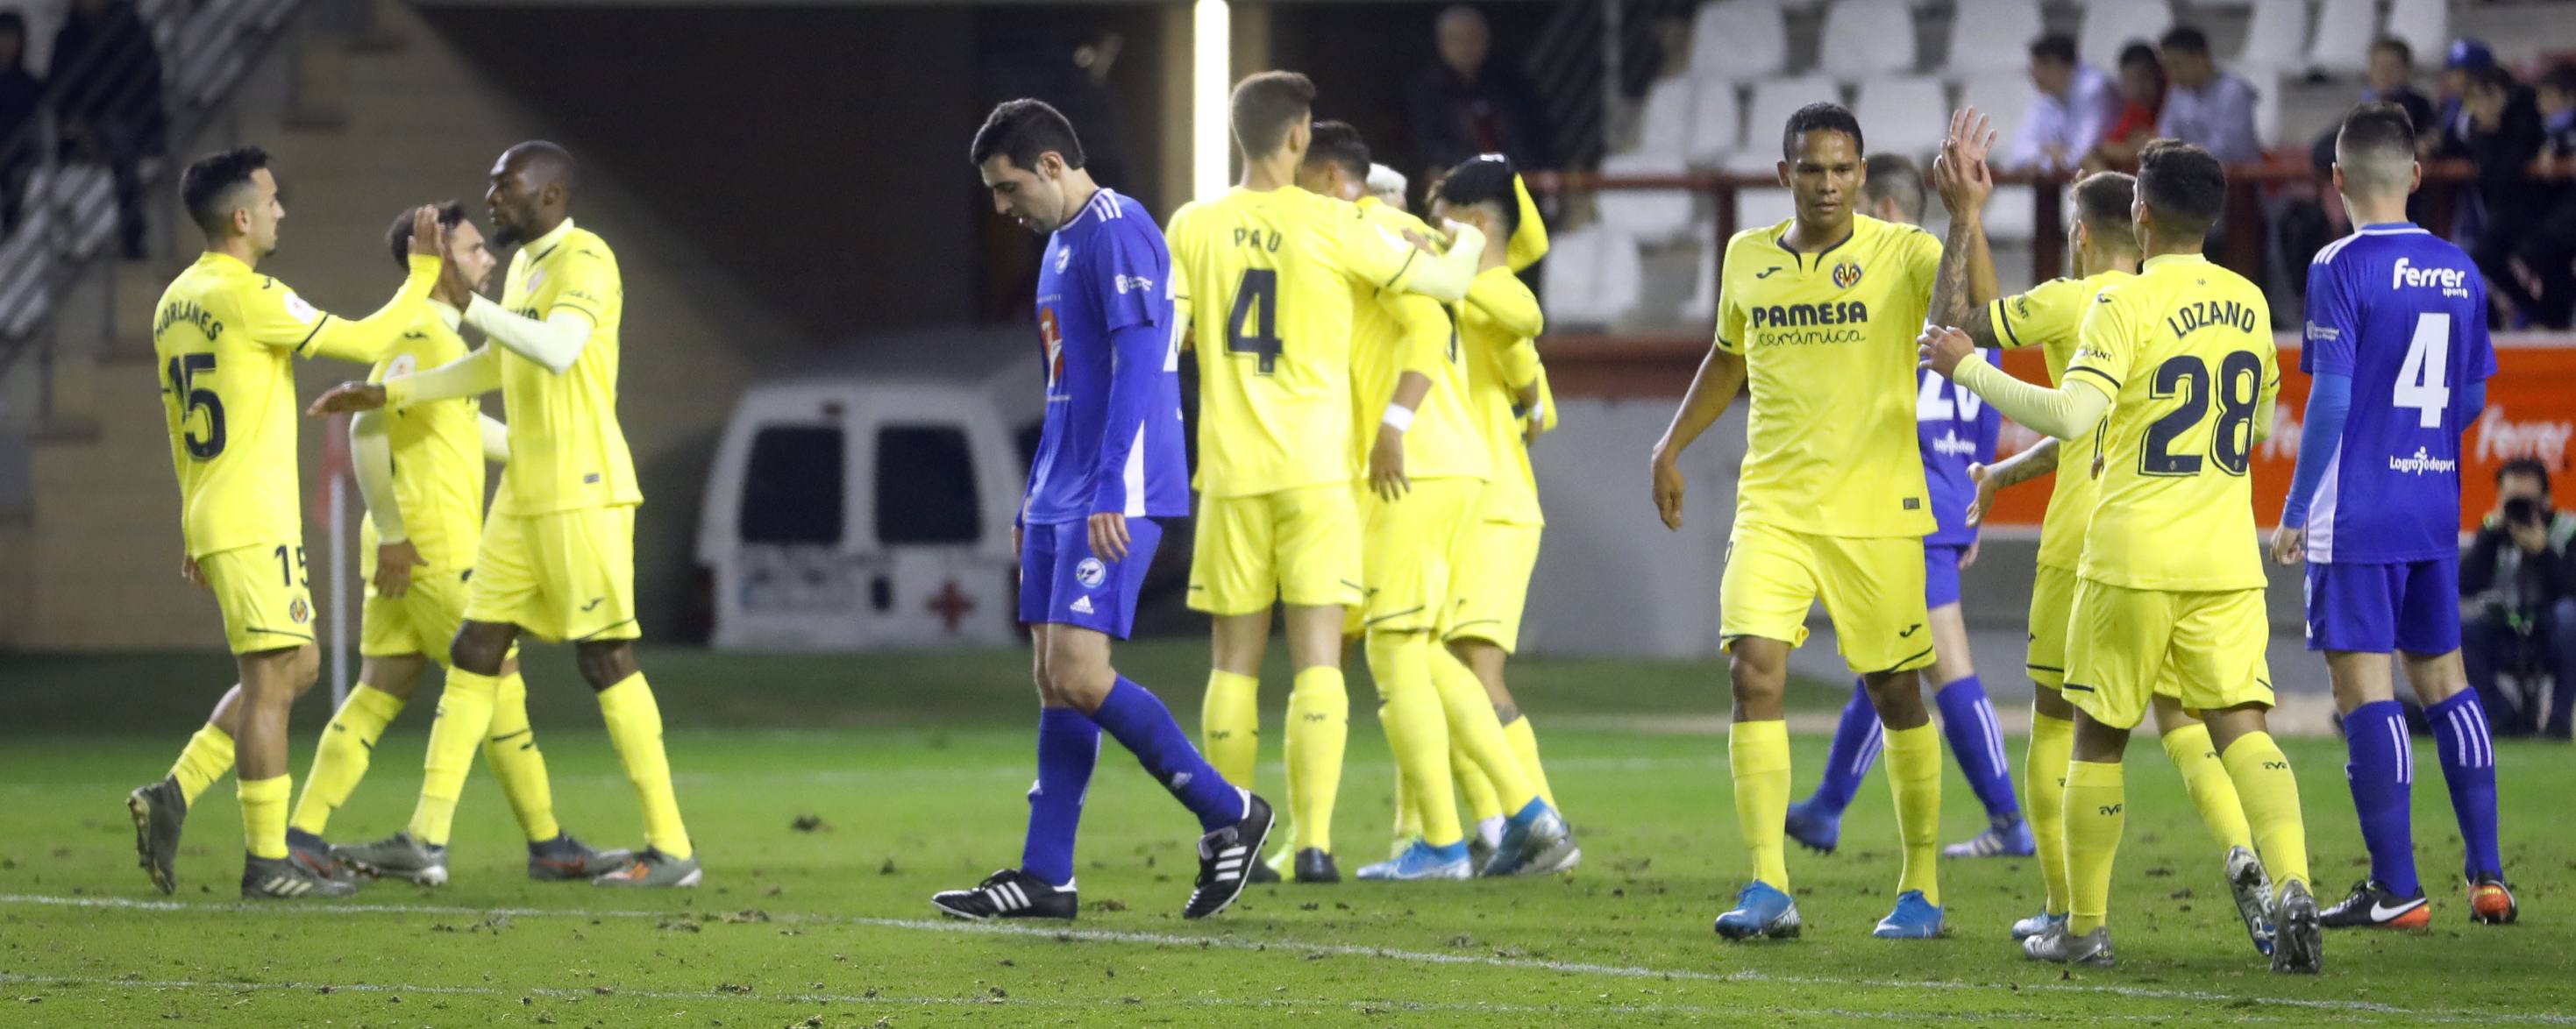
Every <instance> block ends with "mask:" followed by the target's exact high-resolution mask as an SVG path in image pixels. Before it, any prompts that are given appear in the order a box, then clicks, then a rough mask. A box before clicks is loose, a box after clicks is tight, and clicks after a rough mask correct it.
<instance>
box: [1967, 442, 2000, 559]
mask: <svg viewBox="0 0 2576 1029" xmlns="http://www.w3.org/2000/svg"><path fill="white" fill-rule="evenodd" d="M1968 481H1969V482H1971V483H1974V484H1975V485H1976V487H1977V495H1976V496H1974V497H1971V498H1969V499H1968V524H1970V525H1979V524H1982V523H1984V522H1985V520H1986V512H1987V511H1989V510H1992V509H1993V508H1994V506H1995V474H1994V470H1993V469H1990V468H1987V467H1986V466H1984V465H1981V464H1971V465H1969V466H1968ZM1960 567H1962V568H1964V567H1967V566H1966V565H1964V564H1962V565H1961V566H1960Z"/></svg>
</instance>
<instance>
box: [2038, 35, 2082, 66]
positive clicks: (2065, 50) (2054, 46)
mask: <svg viewBox="0 0 2576 1029" xmlns="http://www.w3.org/2000/svg"><path fill="white" fill-rule="evenodd" d="M2030 59H2031V60H2034V61H2055V62H2057V63H2059V64H2073V63H2075V37H2073V36H2070V35H2067V34H2066V33H2063V32H2051V33H2048V34H2046V35H2043V36H2041V37H2039V38H2038V39H2034V40H2031V41H2030Z"/></svg>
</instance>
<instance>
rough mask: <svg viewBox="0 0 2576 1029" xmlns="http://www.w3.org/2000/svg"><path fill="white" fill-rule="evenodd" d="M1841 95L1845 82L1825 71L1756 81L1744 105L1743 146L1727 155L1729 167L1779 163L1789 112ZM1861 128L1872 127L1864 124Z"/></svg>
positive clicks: (1759, 168) (1761, 168)
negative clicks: (1781, 136)
mask: <svg viewBox="0 0 2576 1029" xmlns="http://www.w3.org/2000/svg"><path fill="white" fill-rule="evenodd" d="M1842 99H1843V90H1842V86H1840V85H1838V84H1836V83H1835V82H1834V80H1832V79H1829V78H1826V77H1824V76H1822V75H1801V76H1798V77H1797V78H1791V79H1773V80H1771V81H1768V82H1762V83H1757V84H1755V85H1754V87H1753V99H1752V101H1751V102H1749V103H1747V104H1745V106H1744V146H1743V148H1742V149H1741V150H1739V151H1737V153H1736V154H1735V156H1733V157H1731V158H1728V159H1727V162H1726V169H1727V170H1728V171H1733V172H1744V173H1751V174H1759V173H1762V172H1767V171H1770V170H1772V167H1773V166H1774V165H1777V164H1778V163H1780V133H1781V132H1782V131H1783V130H1785V129H1787V128H1788V127H1789V116H1790V115H1792V114H1796V113H1798V109H1799V108H1801V107H1805V106H1807V105H1808V104H1812V103H1815V102H1816V101H1819V100H1830V101H1833V102H1835V103H1841V102H1842ZM1861 131H1862V132H1867V131H1869V130H1868V128H1867V127H1866V126H1863V127H1862V129H1861Z"/></svg>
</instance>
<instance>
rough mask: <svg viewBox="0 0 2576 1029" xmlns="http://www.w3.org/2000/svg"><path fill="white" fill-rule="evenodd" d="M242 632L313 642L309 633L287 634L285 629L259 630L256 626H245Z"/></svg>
mask: <svg viewBox="0 0 2576 1029" xmlns="http://www.w3.org/2000/svg"><path fill="white" fill-rule="evenodd" d="M242 631H243V632H264V633H267V634H269V635H271V636H293V637H295V638H296V639H299V640H304V641H305V642H308V643H309V642H312V640H313V634H312V633H309V632H289V631H287V630H285V629H266V628H261V627H260V626H256V625H252V626H245V627H243V629H242Z"/></svg>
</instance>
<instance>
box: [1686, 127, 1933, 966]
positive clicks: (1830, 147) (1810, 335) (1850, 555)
mask: <svg viewBox="0 0 2576 1029" xmlns="http://www.w3.org/2000/svg"><path fill="white" fill-rule="evenodd" d="M1782 145H1783V150H1784V158H1785V159H1784V160H1782V161H1781V162H1780V166H1779V174H1780V184H1781V185H1783V186H1786V187H1788V188H1789V190H1790V192H1791V195H1792V198H1793V199H1794V201H1795V202H1796V205H1797V215H1796V217H1794V218H1792V219H1790V220H1789V221H1788V222H1785V223H1783V224H1780V225H1775V226H1767V227H1763V228H1756V229H1750V230H1747V231H1744V232H1740V233H1737V234H1736V236H1735V238H1734V239H1732V240H1729V241H1728V243H1727V253H1726V263H1725V281H1724V282H1723V283H1721V285H1720V287H1719V291H1718V328H1717V342H1716V345H1715V346H1713V347H1712V348H1710V350H1709V354H1708V357H1707V359H1706V360H1704V361H1702V362H1701V364H1700V369H1699V373H1698V375H1697V376H1696V377H1694V378H1693V379H1692V380H1691V386H1690V392H1689V393H1688V394H1687V395H1685V396H1684V397H1683V399H1682V405H1681V410H1680V411H1679V412H1678V413H1676V414H1675V415H1674V416H1673V424H1672V427H1671V429H1669V430H1668V431H1667V432H1666V433H1665V436H1664V438H1663V440H1662V441H1661V442H1659V443H1657V444H1656V445H1655V452H1654V461H1653V465H1652V470H1653V474H1654V494H1655V505H1656V507H1657V509H1658V511H1659V513H1660V514H1661V515H1662V517H1663V520H1664V524H1665V526H1667V527H1669V528H1672V529H1675V530H1678V529H1680V528H1681V519H1682V489H1683V482H1682V475H1681V470H1680V467H1679V465H1678V464H1677V463H1676V462H1677V459H1678V458H1679V457H1680V454H1681V451H1682V448H1684V447H1687V446H1689V445H1690V443H1691V441H1692V440H1694V439H1697V438H1698V437H1699V435H1700V433H1702V432H1704V431H1706V430H1707V428H1708V426H1709V425H1710V424H1711V423H1713V422H1715V421H1716V420H1717V416H1718V415H1719V413H1721V412H1723V411H1724V410H1725V409H1726V405H1727V404H1728V403H1729V402H1730V401H1732V400H1733V399H1734V397H1735V393H1736V391H1737V390H1738V389H1739V388H1743V387H1744V386H1746V385H1747V383H1748V381H1749V384H1750V386H1751V389H1752V394H1753V401H1752V404H1753V409H1752V416H1751V418H1750V419H1749V421H1748V422H1747V427H1746V437H1747V439H1746V450H1745V456H1744V469H1743V474H1742V477H1741V479H1740V481H1739V483H1738V486H1737V494H1736V512H1735V529H1734V533H1733V535H1732V536H1731V538H1730V539H1729V541H1728V544H1727V558H1726V571H1725V576H1724V578H1723V580H1722V581H1721V583H1720V585H1719V618H1720V621H1721V622H1722V625H1721V628H1720V632H1721V633H1722V634H1723V638H1724V640H1725V642H1726V647H1727V650H1728V652H1729V654H1730V656H1731V661H1730V664H1729V671H1730V672H1731V677H1732V679H1733V681H1734V691H1735V712H1734V715H1735V725H1734V727H1733V728H1732V729H1731V730H1730V731H1729V733H1728V737H1727V758H1728V765H1729V767H1730V768H1731V769H1732V771H1733V773H1734V779H1735V817H1736V822H1737V825H1738V827H1739V828H1740V829H1741V830H1742V832H1743V834H1744V842H1745V844H1746V845H1747V846H1748V847H1749V848H1750V849H1751V850H1752V857H1753V882H1752V883H1751V884H1750V885H1748V886H1746V887H1745V888H1744V890H1743V891H1742V893H1741V894H1739V895H1738V897H1737V899H1736V906H1735V907H1734V908H1733V909H1732V910H1729V911H1727V912H1726V913H1724V914H1722V915H1719V916H1718V919H1717V932H1718V934H1719V935H1721V936H1724V937H1726V938H1728V939H1746V938H1750V937H1756V936H1765V937H1775V938H1776V937H1785V936H1795V935H1797V933H1798V931H1799V921H1798V907H1797V904H1796V903H1795V902H1794V901H1793V900H1792V899H1791V897H1790V894H1789V881H1788V876H1789V873H1788V867H1787V862H1786V858H1785V855H1784V854H1783V852H1782V851H1783V840H1784V838H1785V836H1786V833H1785V826H1784V821H1785V818H1786V816H1787V812H1788V807H1789V729H1788V723H1787V722H1786V721H1783V717H1784V716H1783V713H1782V710H1781V704H1780V697H1781V693H1782V691H1783V690H1784V689H1785V688H1786V687H1787V685H1788V673H1789V669H1788V661H1789V650H1790V648H1791V647H1794V646H1796V645H1797V644H1799V643H1800V642H1803V641H1804V640H1805V639H1806V635H1807V630H1806V627H1805V623H1806V618H1807V609H1808V607H1809V606H1810V605H1812V604H1813V603H1814V602H1815V601H1816V600H1817V599H1818V598H1819V597H1822V599H1823V600H1824V603H1825V612H1826V613H1827V614H1828V615H1830V616H1832V618H1833V622H1834V631H1835V633H1836V636H1837V638H1838V640H1839V644H1840V648H1841V651H1842V656H1843V660H1844V662H1845V663H1846V664H1848V665H1849V666H1850V667H1851V670H1852V671H1853V672H1855V673H1858V674H1859V675H1860V677H1861V679H1862V682H1863V684H1864V685H1865V686H1866V687H1867V688H1868V690H1869V693H1870V700H1871V701H1872V703H1873V705H1874V706H1875V707H1877V709H1878V717H1879V721H1880V723H1881V724H1883V725H1884V726H1885V727H1886V750H1885V753H1886V755H1887V773H1888V775H1887V777H1888V782H1889V784H1890V785H1891V787H1893V789H1894V792H1895V795H1896V814H1897V831H1898V835H1899V837H1900V838H1901V840H1902V841H1903V853H1904V859H1905V860H1904V868H1903V870H1902V872H1901V873H1900V875H1899V876H1898V879H1897V891H1898V892H1897V898H1896V908H1895V910H1894V911H1893V912H1891V913H1890V914H1889V915H1888V916H1887V917H1886V918H1884V919H1881V920H1880V921H1879V923H1878V926H1877V928H1876V929H1875V930H1874V935H1877V936H1880V937H1884V938H1890V939H1927V938H1931V937H1934V936H1938V935H1940V932H1941V923H1942V917H1941V916H1942V913H1941V895H1940V881H1939V878H1938V869H1937V865H1936V862H1937V861H1938V854H1939V849H1940V841H1939V840H1938V838H1937V837H1938V834H1939V832H1940V828H1941V824H1940V822H1941V735H1940V732H1939V731H1938V730H1936V729H1934V728H1933V726H1932V719H1931V715H1930V714H1928V713H1927V712H1926V710H1925V706H1924V703H1923V696H1922V691H1921V688H1920V687H1919V685H1918V684H1917V680H1918V678H1919V677H1918V676H1917V675H1916V674H1915V673H1916V672H1917V670H1919V669H1922V668H1925V667H1928V666H1930V665H1931V663H1932V643H1931V633H1930V632H1929V630H1928V628H1927V624H1926V623H1927V621H1928V617H1929V616H1928V614H1927V612H1926V610H1925V607H1924V590H1923V579H1924V574H1923V537H1924V536H1925V535H1928V534H1929V533H1931V532H1932V530H1933V527H1934V522H1933V516H1932V508H1931V504H1930V500H1929V489H1928V487H1927V486H1926V484H1925V481H1924V475H1923V458H1922V453H1921V449H1920V443H1919V441H1918V440H1917V438H1916V432H1915V420H1914V411H1915V397H1916V395H1917V390H1916V378H1915V368H1914V362H1913V361H1911V360H1909V359H1908V358H1909V357H1910V356H1911V355H1910V354H1909V353H1908V347H1907V346H1906V340H1907V339H1908V338H1909V337H1911V336H1913V335H1914V334H1915V333H1916V331H1917V330H1918V329H1919V327H1920V326H1921V325H1922V324H1923V312H1924V310H1925V308H1926V306H1927V305H1928V304H1929V303H1930V300H1931V290H1932V277H1933V272H1934V269H1935V266H1936V265H1937V264H1938V262H1939V261H1940V256H1941V247H1940V243H1939V241H1937V240H1935V239H1933V238H1932V237H1931V236H1930V235H1929V234H1927V233H1925V232H1924V231H1923V230H1921V229H1918V228H1915V227H1913V226H1910V225H1893V224H1890V223H1887V222H1882V221H1879V220H1878V219H1875V218H1871V217H1867V216H1865V215H1857V214H1854V213H1853V211H1852V205H1853V203H1854V202H1855V201H1856V200H1857V199H1858V197H1859V193H1860V189H1861V186H1862V183H1863V181H1864V179H1865V176H1866V174H1867V173H1866V171H1865V170H1864V169H1863V166H1862V163H1861V154H1862V150H1861V131H1860V123H1859V122H1857V121H1855V120H1854V119H1853V118H1852V115H1851V112H1850V111H1847V110H1844V109H1843V108H1842V107H1841V106H1839V105H1835V104H1829V103H1817V104H1809V105H1807V106H1806V107H1803V108H1800V109H1799V110H1798V111H1797V113H1795V114H1793V115H1792V116H1791V117H1790V119H1789V123H1788V127H1787V130H1786V132H1785V134H1784V139H1783V141H1782Z"/></svg>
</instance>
